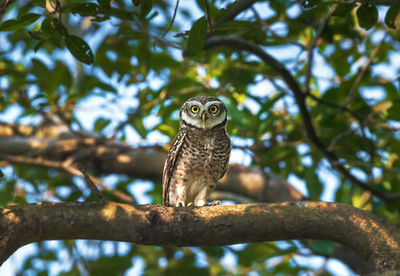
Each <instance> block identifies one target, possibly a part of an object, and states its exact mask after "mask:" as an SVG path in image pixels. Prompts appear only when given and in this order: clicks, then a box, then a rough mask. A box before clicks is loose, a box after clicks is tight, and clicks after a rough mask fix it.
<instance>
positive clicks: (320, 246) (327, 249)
mask: <svg viewBox="0 0 400 276" xmlns="http://www.w3.org/2000/svg"><path fill="white" fill-rule="evenodd" d="M311 249H312V250H313V251H314V252H316V253H318V254H321V255H323V256H327V257H328V256H332V254H333V250H334V244H333V242H330V241H313V243H312V244H311Z"/></svg>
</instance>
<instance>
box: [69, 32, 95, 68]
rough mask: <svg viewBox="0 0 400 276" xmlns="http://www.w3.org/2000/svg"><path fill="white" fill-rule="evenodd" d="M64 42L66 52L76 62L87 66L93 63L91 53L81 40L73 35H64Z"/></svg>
mask: <svg viewBox="0 0 400 276" xmlns="http://www.w3.org/2000/svg"><path fill="white" fill-rule="evenodd" d="M64 41H65V45H66V46H67V48H68V50H69V51H70V52H71V54H72V55H73V56H74V57H76V58H77V59H78V60H80V61H82V62H83V63H86V64H89V65H90V64H92V63H93V62H94V55H93V52H92V50H91V49H90V47H89V45H88V44H87V43H86V42H85V41H84V40H83V39H82V38H80V37H77V36H74V35H66V36H65V38H64Z"/></svg>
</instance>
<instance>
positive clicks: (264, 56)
mask: <svg viewBox="0 0 400 276" xmlns="http://www.w3.org/2000/svg"><path fill="white" fill-rule="evenodd" d="M218 46H227V47H230V48H234V49H239V50H245V51H248V52H250V53H252V54H254V55H256V56H258V57H259V58H260V59H261V60H262V61H264V62H265V63H266V64H268V65H269V66H271V67H272V68H273V69H274V70H275V71H277V72H278V73H279V75H280V76H281V77H282V78H283V80H284V81H285V82H286V84H287V85H288V86H289V88H290V89H291V90H292V92H293V96H294V98H295V100H296V104H297V106H298V107H299V111H300V114H301V118H302V121H303V125H304V128H305V130H306V134H307V137H308V139H309V140H310V142H311V143H312V144H313V145H314V146H315V147H316V148H317V149H318V150H319V151H320V152H321V153H322V154H323V155H324V156H325V157H326V158H327V159H328V160H329V162H330V163H331V165H332V167H334V168H336V169H337V170H338V171H339V172H341V173H342V174H343V175H344V176H345V177H346V178H347V179H348V180H349V181H350V182H352V183H353V184H354V185H357V186H359V187H360V188H362V189H364V190H367V191H370V192H371V193H372V194H373V195H375V196H377V197H379V198H381V199H383V200H385V201H394V200H399V199H400V195H399V194H388V193H385V192H382V191H381V190H378V189H375V188H374V187H372V186H370V185H369V184H367V183H364V182H362V181H360V180H359V179H358V178H356V177H355V176H354V175H352V174H351V173H350V171H348V170H347V169H346V167H345V166H344V165H343V164H342V163H341V162H340V161H339V158H338V156H337V155H336V154H335V153H334V152H333V151H330V150H328V148H327V147H326V146H325V144H324V143H323V142H322V140H321V139H320V138H319V137H318V135H317V133H316V131H315V128H314V126H313V123H312V120H311V117H310V113H309V112H308V110H307V106H306V103H305V98H306V96H307V94H306V93H305V92H304V91H303V90H302V89H301V88H300V86H299V84H298V83H297V81H296V80H295V79H294V77H293V76H292V74H291V73H290V72H289V71H288V70H287V69H286V67H285V66H284V65H283V64H282V63H280V62H279V61H278V60H276V59H275V58H274V57H272V56H271V55H269V54H268V53H266V52H265V51H264V50H263V49H261V48H260V47H258V46H256V45H253V44H251V43H249V42H247V41H245V40H243V39H240V38H232V37H214V38H210V39H208V40H207V41H206V43H205V44H204V49H210V48H214V47H218Z"/></svg>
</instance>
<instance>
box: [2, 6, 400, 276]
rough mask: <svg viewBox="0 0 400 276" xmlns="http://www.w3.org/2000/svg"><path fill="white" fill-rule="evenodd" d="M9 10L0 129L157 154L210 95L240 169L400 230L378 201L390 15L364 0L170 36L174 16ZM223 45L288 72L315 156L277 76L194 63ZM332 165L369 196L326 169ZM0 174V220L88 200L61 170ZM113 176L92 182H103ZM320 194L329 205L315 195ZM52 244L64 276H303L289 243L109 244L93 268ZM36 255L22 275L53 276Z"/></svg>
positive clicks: (394, 80)
mask: <svg viewBox="0 0 400 276" xmlns="http://www.w3.org/2000/svg"><path fill="white" fill-rule="evenodd" d="M8 2H10V4H9V6H7V7H5V9H4V11H2V13H1V14H0V18H1V23H0V41H2V43H0V110H1V111H4V113H6V114H11V113H13V112H12V111H13V110H17V112H16V113H17V115H15V116H14V117H12V116H13V115H8V116H11V117H12V121H15V122H17V123H24V122H29V123H33V124H38V122H40V124H46V123H49V121H50V123H59V122H60V121H61V122H62V123H63V124H65V125H67V126H68V127H69V128H70V129H73V130H87V131H90V132H95V133H98V134H100V135H103V136H104V137H105V139H107V138H106V137H112V139H116V140H118V141H120V142H121V143H128V144H130V145H132V146H133V147H137V146H142V145H150V146H154V144H155V142H154V139H153V137H158V141H164V142H167V141H169V140H170V139H173V137H174V136H175V135H176V133H177V131H178V117H177V110H178V109H179V107H180V105H181V104H182V103H183V102H184V101H185V100H186V99H188V98H189V97H192V96H195V95H202V94H209V95H217V96H219V97H220V98H221V99H222V100H223V101H224V102H225V103H226V105H227V107H228V111H229V114H230V122H229V126H228V131H229V133H230V135H231V136H232V137H233V142H234V149H235V151H236V152H240V153H241V154H242V155H241V156H245V157H246V158H247V157H249V156H248V153H249V152H250V153H251V154H250V157H249V158H247V159H246V158H244V159H243V160H239V161H241V162H242V163H244V164H246V165H250V164H251V165H255V166H259V167H260V168H262V169H263V170H265V171H267V172H274V173H276V174H278V175H279V176H281V177H282V178H284V179H287V180H288V181H289V182H292V183H293V181H294V180H300V181H304V183H305V185H304V186H305V190H306V193H307V196H308V197H309V198H310V199H313V200H319V199H330V200H335V201H337V202H343V203H348V204H353V205H354V206H356V207H359V208H363V209H366V210H369V211H371V212H374V213H376V214H378V215H380V216H382V217H383V218H386V219H389V220H390V221H391V222H392V223H393V224H396V225H398V226H400V204H399V202H400V201H399V200H397V201H389V200H386V199H385V198H382V197H380V196H377V194H376V191H380V192H381V193H383V194H384V195H395V194H398V193H400V178H399V175H400V174H399V172H400V159H399V156H398V153H399V152H400V147H399V145H400V143H399V138H400V136H399V131H400V115H399V114H400V97H399V77H398V72H399V71H400V67H399V62H398V60H399V55H398V52H399V48H400V44H399V38H400V36H399V35H400V32H399V28H400V24H399V22H400V19H399V10H400V5H399V3H398V1H392V2H393V4H392V5H391V6H390V7H389V8H387V7H386V8H385V7H383V6H379V5H378V4H379V3H374V1H373V0H372V1H355V2H352V3H351V4H348V3H341V2H339V3H332V2H328V1H257V3H256V4H254V3H253V2H255V1H236V2H234V1H227V0H220V1H217V0H209V1H200V0H199V1H181V2H185V3H180V6H179V7H178V10H177V17H176V20H175V22H173V24H172V27H171V28H170V29H169V27H168V26H169V25H170V20H171V18H172V17H173V12H174V8H175V7H174V4H175V3H172V2H174V1H172V2H167V1H162V0H152V1H144V0H133V1H122V0H115V1H107V0H98V1H85V0H79V1H73V2H70V1H58V0H48V1H8ZM377 2H381V1H377ZM387 2H390V1H387ZM205 3H206V4H205ZM2 5H3V4H2ZM250 6H251V9H249V7H250ZM237 14H238V16H236V15H237ZM382 19H383V20H384V21H383V22H382ZM210 22H211V24H212V26H210ZM165 32H167V35H166V36H165V37H162V35H163V34H164V33H165ZM218 37H235V38H240V39H242V40H244V41H246V42H249V43H251V44H253V45H256V46H259V47H260V48H261V49H262V50H263V51H266V52H267V53H270V54H273V55H274V57H275V58H276V59H277V60H278V61H279V62H280V63H281V64H282V65H283V66H285V67H286V68H288V70H289V72H290V74H291V75H292V76H293V77H294V80H295V81H296V82H297V83H298V85H299V87H300V88H301V90H302V92H304V95H303V96H304V98H305V104H306V108H307V112H308V113H309V114H310V118H311V122H312V127H313V128H314V129H315V133H316V134H317V135H318V138H319V139H320V140H321V142H322V143H323V144H324V145H325V146H326V148H325V150H326V151H325V152H324V151H321V149H320V148H318V146H317V145H316V144H315V143H314V142H313V141H312V139H310V137H309V136H308V135H307V133H306V131H305V129H306V126H305V125H304V120H303V116H304V114H302V113H301V110H300V109H299V104H298V102H296V98H295V97H294V94H293V93H294V91H291V89H290V88H289V87H290V86H289V85H288V83H287V82H285V81H283V78H282V77H283V76H282V73H281V72H279V71H277V70H276V68H273V67H271V64H266V63H264V62H262V61H261V60H260V59H259V58H258V57H256V56H255V55H254V54H250V53H249V52H248V51H246V50H244V49H240V50H239V49H238V48H235V47H227V46H224V47H217V48H210V49H207V50H204V45H205V43H207V41H208V40H209V39H211V38H218ZM3 41H4V43H3ZM70 54H71V55H70ZM13 114H15V112H14V113H13ZM3 118H4V117H3ZM5 118H6V119H7V118H10V117H7V116H6V117H5ZM243 145H244V146H243ZM327 152H328V153H329V152H334V153H335V155H337V156H338V159H337V160H332V158H330V157H328V156H327ZM248 159H249V160H248ZM330 161H331V162H330ZM236 162H238V161H237V160H236ZM337 163H340V164H342V165H343V167H344V168H345V170H347V171H348V172H349V173H350V174H351V175H354V176H356V178H357V179H359V180H360V181H362V182H364V183H366V185H367V187H369V189H364V188H363V187H360V186H359V185H357V184H356V183H354V181H352V180H351V179H349V177H348V176H346V175H345V174H343V173H342V172H341V171H340V170H336V169H337V167H336V165H337ZM1 164H2V166H5V168H4V169H2V170H1V171H0V174H3V173H4V176H2V175H0V204H1V205H2V206H5V205H7V204H10V203H28V202H36V201H41V200H62V201H76V200H83V199H85V198H87V197H89V196H90V192H89V191H87V190H86V188H82V185H79V180H77V179H76V178H75V177H72V176H70V175H68V174H66V173H64V172H61V171H58V170H56V169H44V168H40V167H36V166H32V165H27V164H25V165H23V164H19V165H14V166H12V167H11V166H6V164H3V163H1ZM150 165H151V164H150ZM335 170H336V173H335V174H336V176H335V175H333V174H332V171H335ZM327 171H328V172H329V173H328V174H327V173H326V172H327ZM324 172H325V174H324ZM98 173H99V174H100V175H101V173H102V172H101V171H99V172H98ZM107 177H108V176H106V175H102V178H103V180H104V181H105V182H107V180H109V179H108V178H107ZM111 178H112V177H111ZM116 178H117V180H116V181H114V182H113V180H109V181H110V183H111V184H110V186H113V187H112V188H113V189H115V190H117V191H120V192H124V193H126V194H131V195H132V196H134V197H135V198H138V197H139V196H138V194H136V193H137V191H136V188H135V187H137V185H140V184H138V183H139V182H140V181H139V180H138V179H133V178H129V177H127V176H118V177H116ZM332 178H334V179H335V180H336V181H337V182H338V184H337V185H338V187H337V188H335V189H332V187H331V186H329V182H330V180H331V179H332ZM159 184H160V183H159V182H157V181H155V182H151V185H150V186H151V187H150V189H149V190H148V191H147V192H146V193H145V196H146V197H149V198H150V201H151V202H154V203H160V202H161V196H160V195H161V185H159ZM132 187H133V188H132ZM328 187H329V189H330V191H332V190H333V191H332V192H331V193H332V194H330V195H326V194H325V191H326V190H327V189H328ZM60 243H61V246H60V249H59V250H61V251H64V252H67V253H68V255H69V256H71V265H70V266H69V267H67V268H65V271H63V274H66V275H67V274H71V275H72V274H78V273H84V272H87V273H96V275H99V274H101V273H104V274H105V275H110V274H109V273H113V274H119V273H123V272H124V271H125V272H126V271H129V269H132V268H135V267H137V266H139V265H140V261H143V262H144V264H145V265H144V268H143V270H144V273H145V274H157V273H159V272H163V273H165V274H171V275H176V274H177V272H180V273H184V274H191V273H192V274H193V273H194V274H196V275H197V274H198V275H203V274H204V275H210V274H212V275H225V274H235V273H236V274H239V275H244V274H247V273H250V272H258V273H259V274H262V275H272V274H273V275H275V274H277V273H281V275H289V274H292V275H294V274H298V273H300V271H305V270H312V268H308V267H306V265H303V264H301V263H298V262H296V261H294V260H295V259H294V256H296V255H301V252H302V250H304V248H302V247H303V245H302V244H301V243H299V242H293V241H289V242H285V244H284V245H285V246H282V244H281V243H260V244H248V245H244V246H243V247H242V248H240V249H237V248H236V247H201V248H159V247H146V246H138V245H126V244H122V243H121V244H115V243H114V244H113V245H112V246H111V247H112V248H113V249H114V251H113V252H112V253H105V252H104V250H103V249H104V247H107V248H109V247H110V244H106V243H103V242H97V243H95V244H92V243H87V246H88V247H89V248H91V249H92V250H93V252H96V254H94V255H95V256H88V255H84V254H83V255H82V254H81V253H82V252H81V251H80V250H79V249H78V248H77V243H76V242H74V241H63V242H60ZM126 247H128V248H129V249H128V250H125V251H124V250H123V248H126ZM37 248H38V250H37V252H36V253H35V254H33V255H32V256H30V257H29V258H27V259H26V260H25V263H24V265H23V266H22V269H24V270H26V271H30V270H32V271H34V272H37V273H50V270H51V269H50V268H51V265H50V264H51V263H54V262H56V261H58V262H61V259H60V256H59V254H57V252H53V251H51V250H50V249H49V248H48V247H47V244H46V243H41V244H39V245H37ZM332 248H333V245H332V244H331V243H329V242H323V241H321V242H318V243H314V244H313V245H312V246H310V250H312V251H310V252H313V254H316V255H322V256H325V257H332V256H334V255H333V254H334V252H333V251H334V250H333V249H332ZM121 252H122V253H121ZM227 256H228V257H229V256H230V257H232V256H233V258H234V259H235V260H236V261H234V262H233V264H234V265H233V267H230V266H227V265H225V264H223V262H222V259H223V258H225V257H227ZM271 260H274V261H271ZM38 263H40V264H48V265H41V266H38V265H37V264H38ZM20 272H21V273H22V271H20ZM326 273H328V274H329V273H335V271H327V272H326Z"/></svg>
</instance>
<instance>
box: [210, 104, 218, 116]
mask: <svg viewBox="0 0 400 276" xmlns="http://www.w3.org/2000/svg"><path fill="white" fill-rule="evenodd" d="M208 110H210V112H211V113H213V114H215V113H217V112H218V107H217V106H216V105H212V106H210V108H209V109H208Z"/></svg>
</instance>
